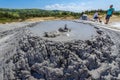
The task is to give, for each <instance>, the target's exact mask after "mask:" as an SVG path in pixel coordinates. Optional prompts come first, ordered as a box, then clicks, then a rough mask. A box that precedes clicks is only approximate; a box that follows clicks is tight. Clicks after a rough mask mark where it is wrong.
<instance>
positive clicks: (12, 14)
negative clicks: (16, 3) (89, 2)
mask: <svg viewBox="0 0 120 80" xmlns="http://www.w3.org/2000/svg"><path fill="white" fill-rule="evenodd" d="M96 11H98V12H99V13H100V14H101V15H104V14H106V11H104V10H91V11H85V12H84V13H85V14H88V15H93V14H94V13H95V12H96ZM114 14H115V15H120V11H118V12H115V13H114ZM80 16H81V13H75V12H70V11H60V10H42V9H6V8H0V22H1V23H5V22H12V21H24V20H26V19H28V18H34V17H55V18H61V17H62V18H66V17H74V18H75V19H77V18H79V17H80Z"/></svg>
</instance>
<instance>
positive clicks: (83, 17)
mask: <svg viewBox="0 0 120 80" xmlns="http://www.w3.org/2000/svg"><path fill="white" fill-rule="evenodd" d="M81 15H82V16H81V17H80V20H88V16H87V15H86V14H84V13H83V12H82V14H81Z"/></svg>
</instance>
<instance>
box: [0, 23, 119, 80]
mask: <svg viewBox="0 0 120 80" xmlns="http://www.w3.org/2000/svg"><path fill="white" fill-rule="evenodd" d="M35 24H36V23H35ZM35 24H34V25H35ZM34 25H33V24H32V25H27V26H26V27H20V28H15V29H11V30H6V31H1V33H0V80H120V50H119V49H120V32H116V31H112V30H109V29H104V28H100V27H97V26H94V25H93V27H94V28H95V30H96V33H97V35H96V36H95V37H94V38H92V39H90V40H73V41H68V42H59V41H50V40H46V39H43V38H41V37H39V36H36V35H34V34H33V33H31V32H30V31H29V29H28V27H30V26H31V27H32V26H34Z"/></svg>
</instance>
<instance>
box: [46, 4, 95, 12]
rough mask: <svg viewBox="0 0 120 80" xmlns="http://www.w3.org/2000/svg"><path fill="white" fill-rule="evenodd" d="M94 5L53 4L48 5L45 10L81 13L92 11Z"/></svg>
mask: <svg viewBox="0 0 120 80" xmlns="http://www.w3.org/2000/svg"><path fill="white" fill-rule="evenodd" d="M91 5H92V3H91V2H87V3H84V2H82V3H79V4H77V3H68V4H53V5H47V6H45V7H44V9H47V10H65V11H73V12H81V11H85V10H91V9H93V7H91Z"/></svg>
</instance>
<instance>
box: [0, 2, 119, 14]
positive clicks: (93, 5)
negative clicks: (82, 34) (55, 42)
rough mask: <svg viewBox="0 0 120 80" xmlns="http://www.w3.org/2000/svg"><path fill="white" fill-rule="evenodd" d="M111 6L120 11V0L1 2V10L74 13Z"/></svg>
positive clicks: (105, 8)
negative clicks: (63, 11) (14, 9)
mask: <svg viewBox="0 0 120 80" xmlns="http://www.w3.org/2000/svg"><path fill="white" fill-rule="evenodd" d="M111 4H113V5H114V8H115V10H116V11H117V10H120V0H0V8H17V9H23V8H38V9H46V10H66V11H73V12H82V11H85V10H95V9H103V10H107V9H108V8H109V6H110V5H111Z"/></svg>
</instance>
